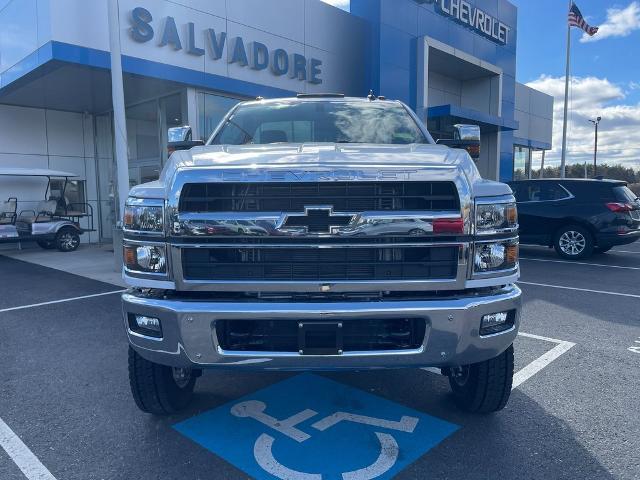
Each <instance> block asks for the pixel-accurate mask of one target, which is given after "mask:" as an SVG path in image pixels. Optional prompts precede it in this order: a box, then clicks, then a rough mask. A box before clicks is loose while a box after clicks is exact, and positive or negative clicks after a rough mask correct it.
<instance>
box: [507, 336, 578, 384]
mask: <svg viewBox="0 0 640 480" xmlns="http://www.w3.org/2000/svg"><path fill="white" fill-rule="evenodd" d="M523 336H528V335H523ZM530 337H531V338H543V337H535V336H530ZM545 340H547V341H552V342H553V343H558V342H559V343H558V344H557V345H556V346H555V347H553V348H552V349H551V350H549V351H548V352H547V353H545V354H543V355H541V356H540V357H538V358H536V359H535V360H534V361H533V362H531V363H530V364H529V365H527V366H526V367H524V368H523V369H521V370H519V371H517V372H516V373H515V374H514V375H513V386H512V387H511V388H512V389H514V388H517V387H519V386H520V385H522V384H523V383H524V382H526V381H527V380H529V379H530V378H531V377H533V376H534V375H535V374H536V373H538V372H539V371H540V370H542V369H543V368H545V367H548V366H549V364H550V363H551V362H553V361H554V360H557V359H558V357H560V355H562V354H564V353H566V352H568V351H569V350H570V349H571V348H573V347H575V345H576V344H575V343H573V342H565V341H564V340H553V339H545Z"/></svg>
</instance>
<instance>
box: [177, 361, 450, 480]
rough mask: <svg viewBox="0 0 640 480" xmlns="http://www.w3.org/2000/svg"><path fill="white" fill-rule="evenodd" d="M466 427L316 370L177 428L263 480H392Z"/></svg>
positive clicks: (239, 400) (182, 423) (193, 419)
mask: <svg viewBox="0 0 640 480" xmlns="http://www.w3.org/2000/svg"><path fill="white" fill-rule="evenodd" d="M458 428H459V427H458V426H457V425H454V424H452V423H449V422H446V421H444V420H440V419H438V418H435V417H432V416H430V415H427V414H424V413H422V412H419V411H416V410H413V409H411V408H408V407H405V406H403V405H400V404H397V403H394V402H391V401H389V400H385V399H383V398H380V397H377V396H375V395H371V394H369V393H366V392H363V391H361V390H358V389H356V388H352V387H349V386H346V385H344V384H341V383H338V382H334V381H332V380H328V379H326V378H324V377H321V376H318V375H312V374H303V375H298V376H295V377H292V378H290V379H288V380H285V381H283V382H279V383H277V384H274V385H271V386H269V387H267V388H265V389H263V390H260V391H258V392H255V393H253V394H251V395H247V396H246V397H243V398H240V399H238V400H236V401H233V402H231V403H228V404H226V405H223V406H221V407H218V408H216V409H214V410H211V411H209V412H206V413H203V414H201V415H198V416H196V417H193V418H191V419H189V420H186V421H184V422H181V423H179V424H177V425H175V429H176V430H178V431H179V432H181V433H182V434H184V435H186V436H187V437H189V438H191V439H192V440H194V441H195V442H197V443H199V444H200V445H202V446H203V447H205V448H207V449H209V450H210V451H211V452H213V453H215V454H216V455H219V456H220V457H222V458H224V459H225V460H227V461H228V462H230V463H232V464H233V465H235V466H236V467H238V468H240V469H241V470H243V471H244V472H246V473H247V474H248V475H251V476H252V477H254V478H257V479H274V478H277V479H296V480H323V479H343V480H365V479H374V478H380V479H387V478H392V477H393V476H394V475H396V474H398V473H399V472H400V471H402V470H403V469H404V468H405V467H406V466H408V465H409V464H411V463H413V462H414V461H415V460H417V459H418V458H420V457H421V456H422V455H424V454H425V453H426V452H428V451H429V450H430V449H431V448H433V447H434V446H436V445H437V444H438V443H440V442H441V441H442V440H444V439H445V438H446V437H448V436H449V435H451V434H452V433H453V432H455V431H456V430H457V429H458Z"/></svg>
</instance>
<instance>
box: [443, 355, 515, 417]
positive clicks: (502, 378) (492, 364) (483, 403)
mask: <svg viewBox="0 0 640 480" xmlns="http://www.w3.org/2000/svg"><path fill="white" fill-rule="evenodd" d="M512 383H513V345H511V346H510V347H509V348H507V349H506V350H505V351H504V352H503V353H501V354H500V355H498V356H497V357H495V358H492V359H490V360H486V361H484V362H480V363H474V364H472V365H466V366H463V367H458V368H452V369H451V370H450V371H449V384H450V385H451V390H452V391H453V396H454V399H455V402H456V404H457V405H458V406H459V407H460V408H461V409H462V410H465V411H467V412H472V413H491V412H497V411H498V410H502V409H503V408H504V407H505V405H506V404H507V401H508V400H509V396H510V395H511V385H512Z"/></svg>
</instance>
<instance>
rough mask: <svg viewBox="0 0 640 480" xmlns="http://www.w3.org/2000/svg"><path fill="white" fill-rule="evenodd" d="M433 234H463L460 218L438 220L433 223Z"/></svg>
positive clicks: (462, 221) (462, 224)
mask: <svg viewBox="0 0 640 480" xmlns="http://www.w3.org/2000/svg"><path fill="white" fill-rule="evenodd" d="M433 233H464V220H463V219H462V218H438V219H437V220H434V221H433Z"/></svg>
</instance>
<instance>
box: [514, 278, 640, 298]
mask: <svg viewBox="0 0 640 480" xmlns="http://www.w3.org/2000/svg"><path fill="white" fill-rule="evenodd" d="M518 285H532V286H534V287H545V288H557V289H559V290H572V291H576V292H586V293H599V294H602V295H614V296H617V297H627V298H640V295H635V294H633V293H620V292H608V291H606V290H592V289H590V288H578V287H566V286H564V285H550V284H548V283H536V282H523V281H518Z"/></svg>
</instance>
